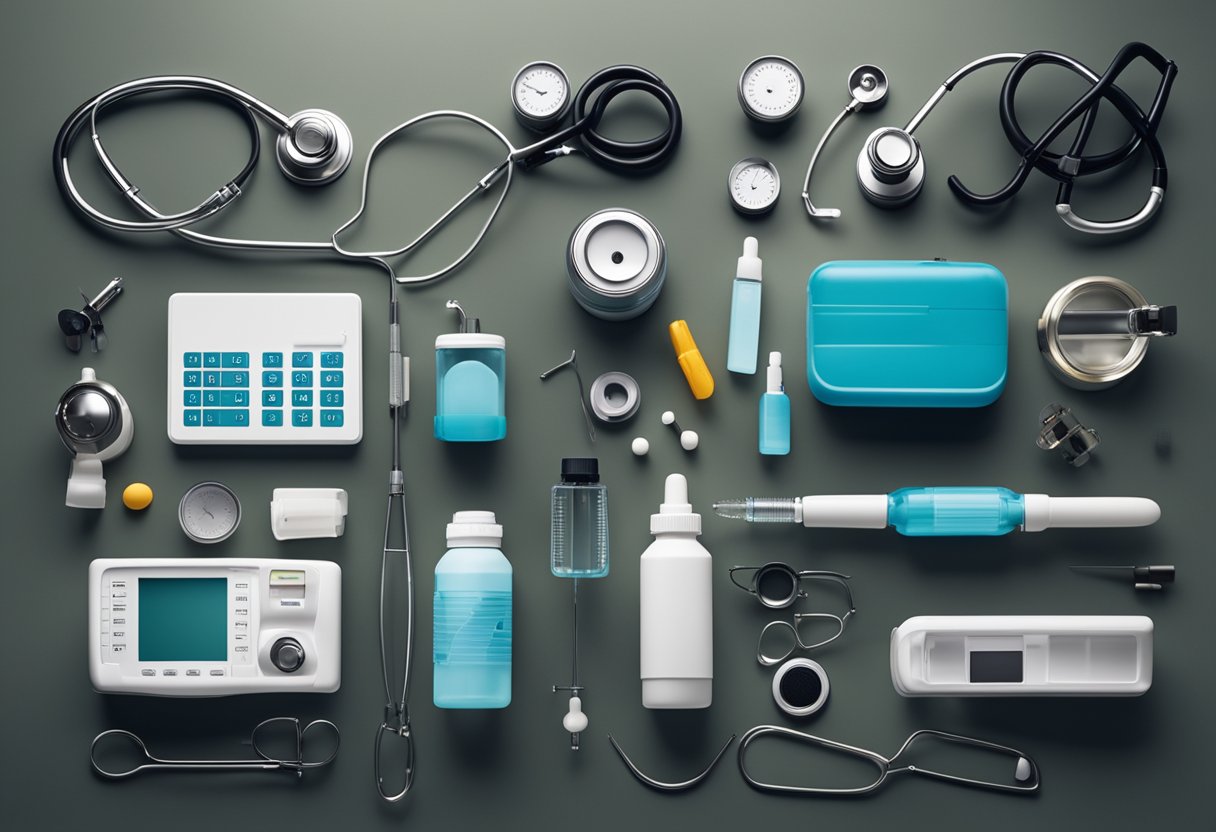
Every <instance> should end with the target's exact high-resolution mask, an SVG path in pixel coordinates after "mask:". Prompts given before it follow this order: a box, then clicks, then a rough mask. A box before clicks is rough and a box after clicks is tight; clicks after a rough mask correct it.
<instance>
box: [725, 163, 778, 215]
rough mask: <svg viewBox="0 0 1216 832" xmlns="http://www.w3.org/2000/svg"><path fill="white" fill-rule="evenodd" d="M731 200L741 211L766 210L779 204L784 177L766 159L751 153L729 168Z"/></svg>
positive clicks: (728, 183) (747, 212)
mask: <svg viewBox="0 0 1216 832" xmlns="http://www.w3.org/2000/svg"><path fill="white" fill-rule="evenodd" d="M726 184H727V187H728V188H729V189H730V203H731V205H732V206H734V209H735V210H736V211H738V212H739V213H740V214H749V215H753V216H755V215H759V214H767V213H768V212H769V211H771V210H773V208H775V207H776V205H777V197H778V196H780V195H781V177H779V176H778V175H777V168H775V167H773V163H772V162H769V161H768V160H767V159H761V158H760V157H759V156H748V157H747V158H746V159H740V160H739V161H738V162H736V163H735V166H734V167H733V168H731V169H730V176H729V177H727V180H726Z"/></svg>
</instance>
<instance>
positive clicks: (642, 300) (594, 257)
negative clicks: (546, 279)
mask: <svg viewBox="0 0 1216 832" xmlns="http://www.w3.org/2000/svg"><path fill="white" fill-rule="evenodd" d="M566 271H567V274H568V276H569V278H570V293H571V294H572V295H574V299H575V300H576V301H578V304H579V306H581V307H583V309H585V310H587V311H588V312H590V313H591V314H592V315H594V316H596V317H597V318H603V319H604V320H608V321H623V320H628V319H629V318H636V317H637V316H638V315H641V314H642V313H643V312H645V311H646V310H647V309H649V308H650V307H651V306H653V305H654V302H655V301H656V300H658V297H659V292H660V291H662V289H663V281H664V280H666V278H667V244H666V243H664V242H663V237H662V235H661V234H659V230H658V229H657V228H655V226H654V223H652V222H651V221H650V220H648V219H646V218H645V217H643V216H642V215H641V214H639V213H637V212H636V211H630V210H628V209H625V208H606V209H604V210H602V211H596V212H595V213H594V214H592V215H591V216H589V217H587V219H585V220H583V221H582V222H581V223H579V225H578V227H577V228H575V229H574V233H573V234H571V235H570V245H569V246H567V248H566Z"/></svg>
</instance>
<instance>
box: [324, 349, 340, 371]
mask: <svg viewBox="0 0 1216 832" xmlns="http://www.w3.org/2000/svg"><path fill="white" fill-rule="evenodd" d="M342 358H343V355H342V353H340V352H323V353H321V366H322V367H325V368H327V369H333V370H340V369H342Z"/></svg>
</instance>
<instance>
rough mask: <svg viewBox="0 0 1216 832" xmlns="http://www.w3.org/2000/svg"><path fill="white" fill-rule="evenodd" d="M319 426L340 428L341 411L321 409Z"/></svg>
mask: <svg viewBox="0 0 1216 832" xmlns="http://www.w3.org/2000/svg"><path fill="white" fill-rule="evenodd" d="M321 427H323V428H340V427H342V411H341V410H322V411H321Z"/></svg>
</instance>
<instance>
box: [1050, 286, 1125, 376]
mask: <svg viewBox="0 0 1216 832" xmlns="http://www.w3.org/2000/svg"><path fill="white" fill-rule="evenodd" d="M1147 305H1148V300H1147V299H1146V298H1145V297H1144V295H1142V294H1140V292H1139V291H1138V290H1137V289H1136V287H1134V286H1132V285H1131V284H1130V283H1126V282H1124V281H1122V280H1119V279H1118V278H1114V277H1082V278H1081V279H1079V280H1074V281H1073V282H1072V283H1069V284H1068V285H1067V286H1065V287H1063V288H1062V289H1060V290H1059V291H1058V292H1056V293H1055V294H1054V295H1052V296H1051V300H1049V301H1047V306H1046V307H1044V309H1043V314H1042V315H1041V316H1040V317H1039V323H1038V339H1039V352H1041V353H1043V358H1044V359H1046V361H1047V366H1048V367H1050V368H1051V371H1052V372H1053V373H1054V374H1055V375H1056V377H1058V378H1059V379H1060V380H1061V381H1063V382H1064V383H1065V384H1067V385H1068V386H1070V387H1076V388H1079V389H1082V390H1100V389H1102V388H1104V387H1110V386H1111V385H1114V384H1117V383H1118V382H1120V381H1122V380H1123V378H1124V376H1126V375H1127V374H1128V373H1130V372H1131V371H1132V370H1134V369H1136V368H1137V367H1139V366H1140V362H1141V361H1143V360H1144V354H1145V352H1147V350H1148V342H1149V339H1148V338H1145V337H1133V336H1130V335H1117V334H1092V335H1069V334H1067V333H1064V332H1061V326H1060V321H1061V319H1062V318H1063V316H1064V315H1065V313H1068V312H1092V311H1098V310H1130V309H1135V308H1137V307H1141V306H1147ZM1065 329H1067V327H1065Z"/></svg>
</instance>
